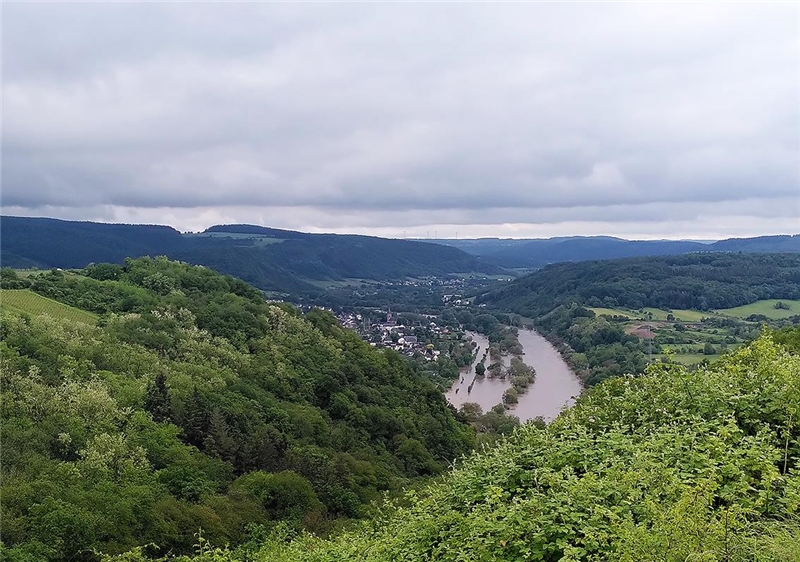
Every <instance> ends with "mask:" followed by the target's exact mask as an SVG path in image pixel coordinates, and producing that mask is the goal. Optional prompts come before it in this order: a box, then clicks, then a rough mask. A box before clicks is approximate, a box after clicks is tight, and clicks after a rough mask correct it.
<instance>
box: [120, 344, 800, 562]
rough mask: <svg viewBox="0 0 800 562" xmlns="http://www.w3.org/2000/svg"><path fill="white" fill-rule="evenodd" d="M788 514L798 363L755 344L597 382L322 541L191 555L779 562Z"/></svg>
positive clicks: (797, 507)
mask: <svg viewBox="0 0 800 562" xmlns="http://www.w3.org/2000/svg"><path fill="white" fill-rule="evenodd" d="M798 515H800V357H798V356H796V355H790V354H788V353H787V352H786V351H785V350H784V349H782V348H781V347H780V346H779V345H777V344H775V343H774V342H773V341H772V339H771V338H770V337H769V336H764V337H762V338H761V339H759V340H758V341H756V342H754V343H753V344H751V345H749V346H747V347H745V348H742V349H740V350H738V351H737V352H736V353H735V354H732V355H730V356H727V357H726V358H724V359H722V360H721V361H719V362H717V363H716V364H715V365H713V366H712V367H706V368H704V369H702V370H700V371H698V372H694V373H692V372H688V371H687V370H686V369H685V368H684V367H681V366H677V365H654V366H652V367H650V368H649V370H648V372H647V374H645V375H643V376H639V377H630V376H629V377H617V378H613V379H610V380H608V381H605V382H604V383H603V384H601V385H598V386H596V387H594V388H592V389H591V390H590V391H588V392H587V393H586V394H585V395H584V396H583V397H582V398H581V399H579V400H578V403H577V404H576V406H574V407H573V408H572V409H570V410H568V411H566V412H563V413H562V414H561V415H560V416H559V417H558V418H557V419H556V420H555V421H554V422H552V423H551V424H550V425H549V426H547V427H542V426H541V425H538V426H537V425H534V424H528V425H525V426H523V427H521V428H520V429H518V430H517V431H516V432H515V433H514V435H513V437H511V438H510V439H508V440H507V441H505V442H503V443H501V444H500V445H499V446H497V447H495V448H492V449H490V450H488V451H486V452H484V453H481V454H475V455H473V456H471V457H469V458H468V459H466V460H465V461H464V462H463V463H461V464H460V466H458V467H457V468H456V469H455V470H454V471H453V472H452V473H450V474H449V475H447V476H446V477H445V478H444V479H443V480H442V481H441V482H440V483H437V484H435V485H432V486H430V487H428V488H427V489H425V490H421V491H416V492H410V493H409V494H408V495H407V497H406V499H405V502H404V503H403V504H401V505H398V506H396V507H394V508H393V509H387V510H386V511H385V513H384V515H383V517H381V518H380V519H378V520H376V521H375V522H373V523H370V524H365V525H363V527H362V528H360V529H356V530H353V531H350V532H347V533H344V534H341V535H339V536H337V537H336V538H334V539H332V540H321V539H319V538H317V537H314V536H310V535H300V536H297V537H295V538H294V539H293V540H291V541H287V540H286V538H287V534H286V532H277V533H275V534H273V535H271V536H270V537H266V538H265V539H264V542H263V543H262V546H261V547H260V549H258V548H256V547H255V546H254V545H251V548H250V549H249V550H247V551H246V552H245V551H239V552H235V551H226V550H217V551H215V550H213V549H211V548H209V547H208V546H207V545H206V546H205V552H204V553H201V554H199V555H198V556H196V557H194V558H193V560H194V561H195V562H206V561H212V560H213V561H218V562H222V561H243V560H253V561H265V562H266V561H270V562H272V561H287V562H288V561H291V562H302V561H317V562H322V561H331V562H333V561H339V560H364V561H375V562H378V561H387V562H388V561H395V560H404V561H416V560H418V561H426V560H443V561H446V560H452V561H464V560H476V561H478V560H485V561H490V560H496V561H504V560H508V561H511V560H515V561H518V560H540V561H548V562H550V561H552V562H555V561H562V562H567V561H587V562H588V561H605V560H619V561H625V562H643V561H653V562H655V561H664V562H684V561H687V560H695V561H701V560H702V561H708V562H712V561H720V562H722V561H725V562H740V561H741V562H744V561H764V562H765V561H774V562H779V561H780V562H786V561H797V560H799V559H800V519H799V518H798ZM140 559H141V558H140V557H139V556H138V555H137V554H136V553H131V554H130V555H129V557H128V558H126V559H125V560H127V561H135V560H140Z"/></svg>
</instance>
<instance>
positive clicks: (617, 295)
mask: <svg viewBox="0 0 800 562" xmlns="http://www.w3.org/2000/svg"><path fill="white" fill-rule="evenodd" d="M775 298H777V299H799V298H800V254H729V253H711V254H688V255H682V256H668V257H647V258H629V259H621V260H601V261H585V262H578V263H559V264H553V265H549V266H547V267H545V268H543V269H541V270H539V271H536V272H534V273H531V274H529V275H526V276H524V277H520V278H519V279H516V280H514V281H512V282H510V283H507V284H505V285H503V286H502V287H500V288H498V289H495V290H492V291H490V292H488V293H486V294H483V295H480V296H479V297H478V298H477V299H476V300H477V302H479V303H486V304H488V305H491V306H492V307H497V308H502V309H507V310H512V311H515V312H518V313H520V314H523V315H526V316H531V317H539V316H542V315H544V314H546V313H548V312H550V311H551V310H553V309H555V308H557V307H558V306H560V305H563V304H569V303H573V302H574V303H577V304H580V305H584V306H601V307H612V308H614V307H623V308H632V309H639V308H642V307H655V308H667V309H671V308H675V309H696V310H709V309H716V308H729V307H735V306H741V305H744V304H749V303H752V302H755V301H757V300H760V299H775Z"/></svg>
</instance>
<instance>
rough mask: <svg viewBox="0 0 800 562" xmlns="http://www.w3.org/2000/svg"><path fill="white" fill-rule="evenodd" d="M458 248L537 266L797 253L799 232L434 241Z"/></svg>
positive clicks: (509, 262) (508, 263) (520, 265)
mask: <svg viewBox="0 0 800 562" xmlns="http://www.w3.org/2000/svg"><path fill="white" fill-rule="evenodd" d="M433 242H435V243H437V244H445V245H448V246H453V247H454V248H460V249H461V250H464V251H465V252H468V253H470V254H472V255H475V256H480V257H482V258H485V259H486V260H488V261H491V262H493V263H496V264H497V265H500V266H502V267H509V268H540V267H544V266H545V265H547V264H550V263H558V262H565V261H588V260H602V259H616V258H634V257H645V256H670V255H679V254H687V253H690V252H757V253H778V252H789V253H797V252H800V235H798V234H795V235H779V236H758V237H755V238H729V239H727V240H720V241H717V242H712V243H704V242H697V241H689V240H625V239H622V238H614V237H610V236H574V237H566V238H565V237H559V238H547V239H529V240H526V239H500V238H480V239H477V240H441V239H440V240H434V241H433Z"/></svg>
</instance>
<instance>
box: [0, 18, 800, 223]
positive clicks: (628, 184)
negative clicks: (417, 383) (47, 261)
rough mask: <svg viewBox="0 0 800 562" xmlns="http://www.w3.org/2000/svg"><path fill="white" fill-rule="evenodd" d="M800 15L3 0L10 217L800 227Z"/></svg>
mask: <svg viewBox="0 0 800 562" xmlns="http://www.w3.org/2000/svg"><path fill="white" fill-rule="evenodd" d="M798 21H800V20H799V19H798V7H797V6H796V5H792V4H766V5H763V4H758V5H757V4H724V5H723V4H706V5H688V4H677V5H651V4H602V5H600V4H566V5H557V4H539V3H536V4H491V5H490V4H389V5H364V4H302V5H288V4H227V5H224V4H150V3H148V4H135V3H125V4H85V3H83V4H77V3H75V4H7V5H6V6H4V8H3V30H2V31H3V34H2V35H3V45H2V46H3V80H2V88H3V102H4V108H3V109H4V111H3V114H4V119H3V147H2V156H3V168H2V204H3V212H4V213H9V214H11V213H16V214H25V215H48V216H60V217H64V218H81V219H96V220H109V221H115V220H119V221H132V222H157V223H167V224H172V225H174V226H176V227H178V228H181V229H192V230H196V229H201V228H204V227H206V226H209V225H210V224H212V223H214V222H221V221H227V222H231V221H235V222H258V223H262V224H267V225H270V226H276V227H288V228H303V229H308V230H314V231H337V232H363V233H376V234H380V235H388V236H401V235H402V233H403V232H404V231H406V232H407V233H408V235H409V236H424V235H425V233H427V232H428V231H438V230H439V229H442V230H443V232H444V234H443V235H448V236H452V235H453V233H454V232H456V231H460V235H461V236H484V235H499V236H547V235H563V234H570V233H574V234H622V235H627V236H641V237H662V236H663V237H680V236H690V237H718V236H720V235H736V234H741V235H753V234H759V233H773V232H798V231H800V219H798V217H800V191H799V190H800V103H799V101H798V100H800V88H799V85H800V54H799V52H798V41H800V30H799V29H798V25H799V24H798ZM431 235H433V232H431Z"/></svg>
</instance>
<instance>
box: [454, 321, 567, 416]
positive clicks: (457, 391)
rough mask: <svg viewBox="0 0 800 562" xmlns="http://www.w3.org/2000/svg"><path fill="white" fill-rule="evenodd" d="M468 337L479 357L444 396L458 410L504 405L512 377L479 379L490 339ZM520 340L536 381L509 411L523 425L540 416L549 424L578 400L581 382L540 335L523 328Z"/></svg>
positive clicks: (509, 358) (506, 358) (477, 336)
mask: <svg viewBox="0 0 800 562" xmlns="http://www.w3.org/2000/svg"><path fill="white" fill-rule="evenodd" d="M469 335H470V336H471V337H472V340H473V341H474V342H475V343H477V344H478V348H477V355H476V358H475V360H474V361H473V362H472V365H470V367H469V370H468V371H465V372H464V373H463V374H462V375H461V376H460V377H459V379H458V380H456V381H455V383H453V386H452V387H451V388H450V390H448V391H447V392H446V393H445V396H446V397H447V400H448V401H449V402H450V403H451V404H452V405H453V406H455V407H456V408H460V407H461V405H462V404H465V403H467V402H475V403H477V404H479V405H480V406H481V408H482V409H483V411H484V412H486V411H489V410H490V409H492V407H494V406H496V405H497V404H500V403H502V401H503V393H504V392H505V391H506V390H507V389H509V388H511V380H510V377H506V378H505V379H500V378H490V377H489V376H485V377H483V378H482V379H481V377H478V378H477V380H476V377H475V365H477V364H478V363H479V362H480V360H481V357H483V352H484V351H485V350H486V349H488V348H489V340H488V339H487V338H486V336H483V335H481V334H477V333H474V332H470V333H469ZM518 339H519V343H520V345H521V346H522V349H523V352H524V354H523V356H522V360H523V362H524V363H525V364H526V365H528V366H529V367H533V368H534V369H535V370H536V381H535V382H534V383H533V385H531V387H530V388H529V389H528V391H527V392H526V393H525V394H522V395H521V396H520V397H519V403H518V404H517V405H516V406H514V407H513V408H511V409H510V412H511V413H513V414H514V415H515V416H517V417H518V418H519V421H520V422H523V423H524V422H526V421H528V420H530V419H533V418H535V417H537V416H541V417H542V418H544V420H545V421H550V420H552V419H553V418H555V417H556V416H557V415H558V414H559V412H561V410H562V409H564V408H566V407H569V406H571V405H572V404H573V402H574V399H575V397H577V396H578V395H579V394H580V393H581V383H580V381H579V380H578V377H577V376H575V373H573V372H572V370H571V369H570V368H569V366H568V365H567V364H566V363H565V362H564V359H562V357H561V355H560V354H559V353H558V351H557V350H556V349H555V348H554V347H553V346H552V345H551V344H550V342H548V341H547V340H546V339H545V338H543V337H542V336H541V335H539V334H538V333H536V332H535V331H533V330H528V329H522V328H521V329H520V330H519V335H518ZM510 360H511V357H510V356H504V357H503V363H504V364H505V365H506V367H507V366H508V365H509V362H510ZM473 381H475V384H474V385H473V386H472V391H471V392H468V388H469V386H470V384H472V382H473Z"/></svg>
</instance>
